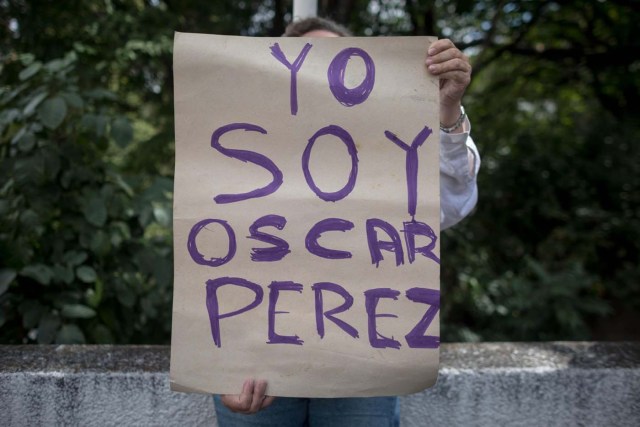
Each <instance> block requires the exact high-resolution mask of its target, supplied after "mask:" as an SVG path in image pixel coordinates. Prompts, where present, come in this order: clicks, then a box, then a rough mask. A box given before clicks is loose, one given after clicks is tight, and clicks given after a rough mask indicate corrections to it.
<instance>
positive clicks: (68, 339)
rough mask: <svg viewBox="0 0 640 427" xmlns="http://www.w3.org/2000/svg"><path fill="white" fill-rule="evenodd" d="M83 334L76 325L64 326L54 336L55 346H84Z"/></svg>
mask: <svg viewBox="0 0 640 427" xmlns="http://www.w3.org/2000/svg"><path fill="white" fill-rule="evenodd" d="M84 343H85V338H84V334H83V333H82V331H81V330H80V328H79V327H78V326H76V325H64V326H63V327H62V328H60V331H58V334H57V335H56V344H84Z"/></svg>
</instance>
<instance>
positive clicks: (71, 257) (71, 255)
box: [62, 251, 88, 267]
mask: <svg viewBox="0 0 640 427" xmlns="http://www.w3.org/2000/svg"><path fill="white" fill-rule="evenodd" d="M87 257H88V255H87V253H86V252H83V251H69V252H67V253H65V254H64V256H63V257H62V260H63V261H64V262H66V263H67V264H68V265H70V266H72V267H75V266H76V265H80V264H82V263H83V262H84V261H85V260H86V259H87Z"/></svg>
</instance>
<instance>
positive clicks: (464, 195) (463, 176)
mask: <svg viewBox="0 0 640 427" xmlns="http://www.w3.org/2000/svg"><path fill="white" fill-rule="evenodd" d="M464 129H465V132H462V133H457V134H448V133H445V132H442V131H441V132H440V228H441V230H444V229H446V228H449V227H451V226H453V225H455V224H457V223H458V222H460V221H461V220H462V219H463V218H464V217H465V216H467V215H468V214H469V213H470V212H471V210H472V209H473V208H474V206H475V205H476V202H477V201H478V185H477V182H476V177H477V174H478V170H479V169H480V154H479V153H478V149H477V147H476V145H475V143H474V142H473V139H471V136H470V134H469V133H470V130H471V126H470V124H469V122H468V121H467V122H466V123H465V126H464Z"/></svg>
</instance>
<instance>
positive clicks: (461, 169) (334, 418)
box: [215, 18, 480, 427]
mask: <svg viewBox="0 0 640 427" xmlns="http://www.w3.org/2000/svg"><path fill="white" fill-rule="evenodd" d="M284 36H286V37H342V36H350V33H349V32H348V30H346V29H345V28H344V27H342V26H340V25H338V24H336V23H334V22H332V21H328V20H325V19H322V18H308V19H305V20H301V21H297V22H294V23H292V24H291V25H289V26H288V27H287V30H286V32H285V34H284ZM425 64H426V67H427V70H428V71H429V73H431V74H432V75H433V76H436V77H439V79H440V131H441V132H440V206H441V208H440V223H441V228H442V229H445V228H448V227H451V226H453V225H455V224H456V223H457V222H459V221H460V220H462V219H463V218H464V217H465V216H467V215H468V214H469V213H470V212H471V210H472V209H473V208H474V206H475V204H476V201H477V185H476V176H477V173H478V170H479V167H480V156H479V154H478V151H477V148H476V146H475V144H474V142H473V140H472V139H471V137H470V135H469V131H470V124H469V120H468V118H467V116H466V114H465V112H464V109H463V107H462V104H461V101H462V96H463V94H464V92H465V89H466V88H467V86H468V85H469V82H470V80H471V65H470V63H469V60H468V58H467V57H466V56H465V55H463V54H462V52H461V51H460V50H459V49H457V48H456V47H455V45H454V44H453V43H452V42H451V41H450V40H447V39H443V40H437V41H435V42H433V43H432V44H431V45H430V46H429V49H428V52H427V56H426V61H425ZM294 65H295V64H294ZM294 107H295V108H297V105H296V106H294V105H292V114H295V112H293V108H294ZM266 393H267V383H266V381H261V380H254V379H250V380H247V381H245V382H244V384H243V385H242V392H241V393H240V394H238V395H223V396H216V397H215V400H216V402H215V403H216V411H217V417H218V423H219V425H220V426H221V427H224V426H238V425H261V426H300V425H314V426H324V425H326V426H339V425H344V426H357V425H362V426H365V425H366V426H389V425H398V424H399V405H398V399H397V397H367V398H329V399H320V398H316V399H305V398H282V397H281V398H278V399H277V400H275V398H274V397H269V396H267V394H266ZM274 400H275V402H274ZM272 404H273V405H272ZM267 408H268V409H267ZM263 410H264V411H263ZM247 415H250V416H247Z"/></svg>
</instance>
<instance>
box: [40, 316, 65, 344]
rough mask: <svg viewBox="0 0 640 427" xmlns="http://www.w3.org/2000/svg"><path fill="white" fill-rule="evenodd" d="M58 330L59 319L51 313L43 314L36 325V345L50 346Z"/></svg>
mask: <svg viewBox="0 0 640 427" xmlns="http://www.w3.org/2000/svg"><path fill="white" fill-rule="evenodd" d="M58 328H60V318H59V317H58V316H57V315H55V314H53V313H50V312H49V313H45V314H44V315H43V316H42V317H41V318H40V323H39V324H38V344H51V343H52V342H53V340H55V338H56V332H58Z"/></svg>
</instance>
